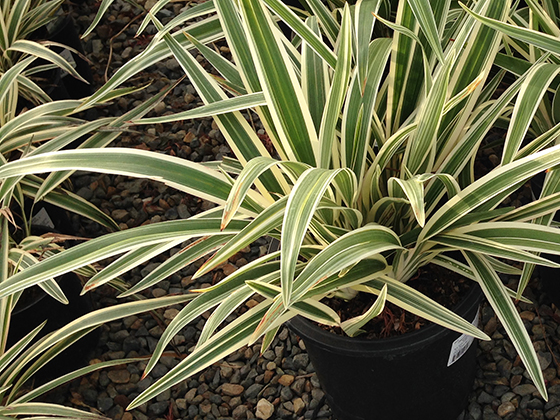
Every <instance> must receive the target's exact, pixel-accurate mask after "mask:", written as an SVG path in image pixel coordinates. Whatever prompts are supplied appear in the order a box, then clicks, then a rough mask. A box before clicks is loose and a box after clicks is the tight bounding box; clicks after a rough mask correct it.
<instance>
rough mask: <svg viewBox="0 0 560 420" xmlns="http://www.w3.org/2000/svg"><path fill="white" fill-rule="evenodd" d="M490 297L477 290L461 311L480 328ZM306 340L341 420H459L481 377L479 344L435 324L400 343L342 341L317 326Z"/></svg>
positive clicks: (304, 334)
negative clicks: (483, 305) (482, 309)
mask: <svg viewBox="0 0 560 420" xmlns="http://www.w3.org/2000/svg"><path fill="white" fill-rule="evenodd" d="M481 298H482V292H481V291H480V288H479V287H478V285H476V286H475V287H472V288H471V290H470V291H469V293H468V295H467V296H466V297H465V299H464V300H463V301H462V302H461V303H460V304H459V305H458V306H457V307H456V308H454V312H456V313H457V314H458V315H460V316H462V317H464V318H465V319H468V320H472V321H473V323H475V322H477V319H478V317H477V314H478V308H479V304H480V300H481ZM289 326H290V328H291V329H292V330H293V331H294V332H295V333H296V334H297V335H299V336H300V337H301V338H302V340H303V342H304V343H305V347H306V348H307V351H308V353H309V357H310V359H311V362H312V363H313V366H314V368H315V371H316V372H317V376H318V378H319V382H320V383H321V386H322V387H323V390H324V391H325V394H326V395H327V399H328V403H329V406H330V407H331V409H332V411H333V413H334V416H335V418H336V419H338V420H371V419H375V420H394V419H407V420H415V419H430V420H453V419H456V418H457V417H458V416H459V415H460V413H461V412H462V410H463V409H464V407H465V406H466V403H467V398H468V395H469V392H470V391H471V388H472V384H473V381H474V375H475V371H476V345H472V343H473V341H474V339H472V338H471V337H468V336H465V335H461V334H459V333H456V332H454V331H451V330H448V329H445V328H443V327H440V326H437V325H435V324H432V325H429V326H427V327H424V328H422V329H420V330H418V331H415V332H412V333H408V334H405V335H402V336H399V337H392V338H387V339H379V340H367V339H360V338H349V337H343V336H337V335H334V334H331V333H329V332H327V331H324V330H322V329H321V328H319V327H318V326H317V325H315V324H313V323H311V322H310V321H308V320H306V319H304V318H302V317H296V318H294V319H292V320H291V321H290V322H289Z"/></svg>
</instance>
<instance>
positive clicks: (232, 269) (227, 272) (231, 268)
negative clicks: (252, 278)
mask: <svg viewBox="0 0 560 420" xmlns="http://www.w3.org/2000/svg"><path fill="white" fill-rule="evenodd" d="M236 270H237V267H236V266H235V265H233V264H229V263H228V264H226V265H224V266H223V267H222V271H223V272H224V274H225V275H226V276H229V275H230V274H232V273H234V272H235V271H236Z"/></svg>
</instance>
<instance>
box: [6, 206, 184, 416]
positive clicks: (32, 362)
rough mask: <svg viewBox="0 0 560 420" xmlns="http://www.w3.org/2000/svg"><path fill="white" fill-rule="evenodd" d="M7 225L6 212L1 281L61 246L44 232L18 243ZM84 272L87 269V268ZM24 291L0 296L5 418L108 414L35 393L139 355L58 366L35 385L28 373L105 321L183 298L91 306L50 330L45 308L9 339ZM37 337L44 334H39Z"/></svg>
mask: <svg viewBox="0 0 560 420" xmlns="http://www.w3.org/2000/svg"><path fill="white" fill-rule="evenodd" d="M8 226H9V220H8V218H7V217H6V216H5V214H2V215H0V238H1V242H0V253H1V258H0V281H2V282H4V281H7V280H8V279H9V278H10V277H11V276H12V275H14V274H15V273H17V272H20V271H21V270H23V269H24V268H25V267H27V266H30V265H33V264H35V263H37V261H38V260H39V258H40V257H39V255H41V254H42V253H45V252H46V253H56V252H59V251H61V249H59V248H57V247H56V246H54V247H53V244H52V243H51V239H45V238H42V237H28V238H26V239H25V240H23V241H22V242H20V243H19V244H17V243H14V242H13V241H12V240H11V239H10V235H9V229H8ZM85 273H86V274H87V270H86V271H85ZM43 288H44V289H46V290H49V294H53V295H56V296H57V297H58V298H59V299H61V300H64V294H62V293H60V289H59V288H58V287H57V285H56V283H53V282H49V281H47V282H44V283H43ZM21 295H22V292H21V291H20V292H17V293H14V294H10V295H8V296H5V297H3V298H2V299H1V300H0V312H1V314H0V317H1V319H2V323H1V325H0V413H1V414H0V415H1V416H2V417H3V418H6V419H8V418H9V419H11V418H13V419H16V418H22V416H26V418H34V417H30V416H39V417H41V416H48V417H49V418H52V419H68V418H80V419H105V418H106V417H103V416H101V415H99V414H96V413H91V412H87V411H83V410H78V409H75V408H71V407H65V406H62V405H59V404H52V403H45V402H41V401H37V399H38V398H40V397H42V396H43V395H45V394H46V393H48V392H49V391H52V390H53V389H55V388H56V387H58V386H60V385H62V384H65V383H67V382H69V381H72V380H74V379H76V378H79V377H80V376H82V375H85V374H88V373H90V372H94V371H96V370H99V369H104V368H109V367H112V366H117V365H121V364H123V363H128V362H132V361H138V359H118V360H110V361H106V362H100V363H97V364H92V365H89V366H85V367H81V368H80V369H76V370H74V369H73V370H72V371H69V372H61V371H60V370H59V371H58V372H57V374H56V375H54V376H53V377H52V378H50V379H49V380H48V382H46V383H44V384H42V385H40V386H35V387H32V386H30V383H29V379H31V378H35V377H36V375H38V374H40V373H41V372H42V371H44V370H45V369H48V368H49V366H50V365H51V364H52V361H53V359H55V358H56V357H58V356H60V355H61V353H63V352H64V351H65V349H67V348H68V347H69V346H71V345H73V344H74V343H75V342H77V341H78V340H80V339H82V338H83V337H85V336H87V335H88V334H89V333H91V332H92V331H94V330H95V329H97V327H98V326H100V325H101V324H103V323H105V322H111V321H113V320H115V319H119V318H121V317H123V316H128V315H133V314H137V313H141V312H145V311H150V310H155V309H157V308H159V307H162V306H167V305H169V304H176V303H178V302H184V301H185V297H184V296H167V297H164V298H159V299H156V300H149V301H146V300H144V301H142V300H140V301H133V302H128V303H124V304H122V305H117V306H113V307H110V308H103V309H99V310H97V311H93V312H91V313H88V314H86V315H84V316H81V317H77V318H76V319H73V320H71V321H69V322H68V323H67V325H63V326H62V327H60V328H58V329H56V330H51V331H50V332H49V333H48V334H42V333H43V332H44V329H45V326H46V325H48V323H49V322H48V318H49V314H46V313H45V314H42V315H43V319H44V322H41V323H39V324H37V325H25V328H26V331H25V333H24V334H23V335H22V337H21V339H19V340H17V341H16V342H14V343H11V344H9V342H8V336H9V332H10V328H15V327H16V325H15V324H12V321H13V316H14V308H15V306H16V305H17V302H18V300H19V299H20V298H21ZM47 328H48V327H47ZM19 332H20V331H18V333H19ZM38 337H41V338H39V339H38ZM67 356H68V355H67ZM67 363H72V361H71V360H67Z"/></svg>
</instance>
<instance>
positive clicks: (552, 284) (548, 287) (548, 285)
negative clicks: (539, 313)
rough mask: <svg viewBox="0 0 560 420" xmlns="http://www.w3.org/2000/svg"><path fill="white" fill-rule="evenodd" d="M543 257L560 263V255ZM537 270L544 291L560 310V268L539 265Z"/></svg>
mask: <svg viewBox="0 0 560 420" xmlns="http://www.w3.org/2000/svg"><path fill="white" fill-rule="evenodd" d="M541 257H544V258H547V259H549V260H551V261H554V262H556V263H560V255H553V254H542V255H541ZM537 270H538V273H539V278H540V280H541V286H542V291H543V292H544V293H545V294H546V295H547V296H548V298H549V300H550V301H551V302H552V303H554V304H555V305H556V307H557V308H560V268H552V267H546V266H544V265H538V266H537Z"/></svg>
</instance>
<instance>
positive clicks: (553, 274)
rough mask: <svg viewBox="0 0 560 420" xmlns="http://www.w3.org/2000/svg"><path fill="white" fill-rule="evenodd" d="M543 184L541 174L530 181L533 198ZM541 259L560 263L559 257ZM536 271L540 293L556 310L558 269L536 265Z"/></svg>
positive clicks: (559, 291)
mask: <svg viewBox="0 0 560 420" xmlns="http://www.w3.org/2000/svg"><path fill="white" fill-rule="evenodd" d="M543 183H544V174H543V173H540V174H537V175H536V176H534V177H533V178H532V179H531V188H532V190H533V195H534V196H535V197H539V196H540V195H541V191H542V188H543ZM554 221H556V222H558V221H560V212H556V214H555V215H554ZM541 257H543V258H546V259H549V260H551V261H554V262H555V263H560V255H554V254H541ZM536 271H537V273H538V275H539V279H540V281H541V286H542V291H543V292H544V293H545V294H546V295H547V296H548V298H549V300H550V301H551V302H552V303H554V304H555V305H556V307H557V308H560V269H559V268H552V267H546V266H544V265H537V267H536Z"/></svg>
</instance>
